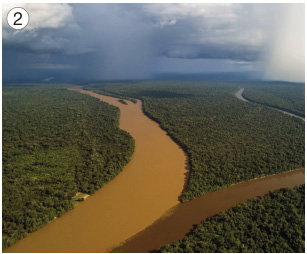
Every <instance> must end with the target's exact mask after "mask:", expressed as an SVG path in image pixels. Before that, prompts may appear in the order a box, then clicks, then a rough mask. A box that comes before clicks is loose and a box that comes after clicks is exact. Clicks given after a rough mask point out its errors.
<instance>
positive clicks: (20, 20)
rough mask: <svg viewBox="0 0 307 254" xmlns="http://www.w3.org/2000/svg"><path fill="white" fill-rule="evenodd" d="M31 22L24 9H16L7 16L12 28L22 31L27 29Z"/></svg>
mask: <svg viewBox="0 0 307 254" xmlns="http://www.w3.org/2000/svg"><path fill="white" fill-rule="evenodd" d="M28 22H29V14H28V13H27V11H26V10H25V9H23V8H20V7H16V8H13V9H11V10H10V11H9V13H8V14H7V23H8V24H9V25H10V27H12V28H14V29H17V30H20V29H23V28H25V27H26V25H27V24H28Z"/></svg>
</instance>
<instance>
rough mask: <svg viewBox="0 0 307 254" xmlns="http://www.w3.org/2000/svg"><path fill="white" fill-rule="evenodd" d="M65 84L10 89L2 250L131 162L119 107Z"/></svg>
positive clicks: (130, 145)
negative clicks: (78, 195)
mask: <svg viewBox="0 0 307 254" xmlns="http://www.w3.org/2000/svg"><path fill="white" fill-rule="evenodd" d="M67 87H68V86H63V85H39V84H27V85H20V84H19V85H4V86H3V93H2V94H3V112H2V117H3V134H2V135H3V136H2V149H3V150H2V159H3V169H2V181H3V200H2V202H3V210H2V246H3V248H6V247H8V246H9V245H11V244H13V243H14V242H16V241H17V240H18V239H20V238H22V237H24V236H26V235H27V233H29V232H33V231H35V230H36V229H38V228H40V227H42V226H43V225H45V224H46V223H48V222H49V221H51V220H52V219H53V218H54V217H59V216H61V215H62V214H63V213H64V212H66V211H68V210H70V209H72V208H73V205H74V204H75V201H74V199H73V197H74V196H75V195H76V193H77V192H83V193H87V194H92V193H94V192H95V191H96V190H97V189H99V188H101V187H102V186H103V185H104V184H106V183H107V182H109V181H110V180H112V179H113V178H114V177H115V176H116V175H117V174H118V173H120V172H121V170H122V169H123V167H124V166H125V165H126V164H127V162H128V161H129V160H130V157H131V156H132V154H133V151H134V140H133V138H132V137H131V136H130V134H129V133H127V132H125V131H123V130H120V129H119V127H118V125H119V110H118V108H116V107H113V106H111V105H109V104H107V103H104V102H101V101H99V100H98V99H95V98H92V97H90V96H88V95H83V94H80V93H78V92H75V91H68V90H67Z"/></svg>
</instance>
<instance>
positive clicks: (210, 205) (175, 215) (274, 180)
mask: <svg viewBox="0 0 307 254" xmlns="http://www.w3.org/2000/svg"><path fill="white" fill-rule="evenodd" d="M304 183H305V169H297V170H292V171H289V172H286V173H280V174H276V175H272V176H267V177H261V178H258V179H254V180H250V181H246V182H242V183H239V184H235V185H232V186H230V187H227V188H224V189H221V190H218V191H214V192H209V193H207V194H205V195H203V196H200V197H198V198H197V199H194V200H191V201H188V202H185V203H182V204H179V205H177V206H175V207H173V208H172V209H170V210H169V211H168V212H167V213H165V214H164V216H163V217H162V218H160V219H159V220H157V221H156V222H155V223H154V224H153V225H151V226H150V227H148V228H146V229H145V230H144V231H142V232H140V233H139V234H137V235H136V236H134V237H132V238H130V239H129V240H128V241H126V242H123V243H122V244H121V245H120V246H118V247H116V248H114V249H113V250H112V251H111V252H113V253H117V252H123V253H138V252H150V251H152V250H154V249H158V248H159V247H160V246H161V245H164V244H170V243H172V242H174V241H176V240H181V239H183V238H184V237H185V236H186V235H187V234H188V233H189V232H191V231H192V230H193V229H194V227H195V225H198V224H200V223H201V221H203V220H205V219H206V218H209V217H211V216H213V215H215V214H218V213H220V212H222V211H225V210H228V209H230V208H232V207H234V206H236V205H238V204H241V203H244V202H246V201H247V200H248V199H250V198H256V197H259V196H264V195H265V194H267V193H269V192H270V191H274V190H277V189H280V188H285V187H291V188H292V187H294V186H296V185H299V184H304Z"/></svg>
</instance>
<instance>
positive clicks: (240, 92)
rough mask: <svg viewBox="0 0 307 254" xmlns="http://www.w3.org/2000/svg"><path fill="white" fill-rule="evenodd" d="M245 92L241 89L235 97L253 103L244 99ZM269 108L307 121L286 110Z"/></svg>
mask: <svg viewBox="0 0 307 254" xmlns="http://www.w3.org/2000/svg"><path fill="white" fill-rule="evenodd" d="M243 92H244V88H240V90H239V91H238V92H236V93H235V96H236V97H237V98H238V99H239V100H241V101H245V102H251V101H249V100H246V99H245V98H244V97H243ZM267 107H269V108H272V109H275V110H277V111H279V112H282V113H284V114H286V115H289V116H293V117H296V118H299V119H301V120H303V121H305V118H304V117H301V116H298V115H295V114H293V113H290V112H287V111H284V110H281V109H278V108H274V107H270V106H267Z"/></svg>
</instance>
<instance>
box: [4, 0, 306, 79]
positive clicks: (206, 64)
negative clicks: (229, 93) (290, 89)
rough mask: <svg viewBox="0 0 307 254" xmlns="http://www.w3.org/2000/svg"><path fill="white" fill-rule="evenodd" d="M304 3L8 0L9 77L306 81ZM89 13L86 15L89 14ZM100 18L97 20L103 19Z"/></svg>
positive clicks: (6, 64) (6, 67) (6, 66)
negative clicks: (19, 16) (14, 18)
mask: <svg viewBox="0 0 307 254" xmlns="http://www.w3.org/2000/svg"><path fill="white" fill-rule="evenodd" d="M302 6H304V5H303V4H66V3H65V4H47V3H45V4H21V5H20V7H22V8H24V9H25V10H27V12H28V13H29V16H30V22H29V24H28V25H27V26H26V27H25V28H24V29H22V30H14V29H12V28H11V27H10V26H9V25H8V23H7V21H6V16H7V12H8V11H9V10H10V9H11V8H13V7H15V6H14V5H13V4H3V9H2V24H3V25H2V26H3V27H2V29H3V35H2V45H3V57H2V60H3V72H2V73H3V82H46V83H48V82H57V83H59V82H86V81H88V80H92V81H105V80H144V79H145V80H148V79H154V80H155V79H156V78H157V76H163V75H164V76H167V75H169V74H172V75H173V74H174V73H177V74H176V75H179V76H180V75H190V76H193V75H194V76H195V75H213V76H214V75H219V74H220V73H227V74H231V75H234V76H235V75H237V76H238V78H239V79H240V80H241V79H242V78H243V76H244V78H245V79H247V80H266V81H270V80H271V81H287V82H298V83H302V82H305V31H304V26H305V22H304V18H305V13H304V8H302ZM84 13H87V15H84ZM97 20H98V22H97Z"/></svg>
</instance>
